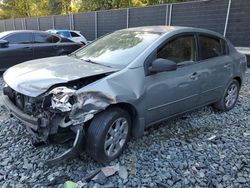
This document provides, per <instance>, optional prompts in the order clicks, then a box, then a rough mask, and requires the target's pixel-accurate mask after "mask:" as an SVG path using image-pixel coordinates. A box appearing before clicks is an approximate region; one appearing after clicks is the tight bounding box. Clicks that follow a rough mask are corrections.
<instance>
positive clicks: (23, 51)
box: [0, 32, 34, 70]
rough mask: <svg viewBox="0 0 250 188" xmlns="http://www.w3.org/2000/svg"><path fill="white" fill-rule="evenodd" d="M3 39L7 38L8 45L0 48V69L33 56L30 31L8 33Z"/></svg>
mask: <svg viewBox="0 0 250 188" xmlns="http://www.w3.org/2000/svg"><path fill="white" fill-rule="evenodd" d="M4 40H7V41H8V42H9V45H8V47H6V48H0V60H1V63H0V69H1V70H5V69H6V68H8V67H11V66H13V65H16V64H18V63H22V62H24V61H28V60H31V59H33V58H34V54H33V46H32V34H31V33H28V32H23V33H22V32H20V33H14V34H10V35H8V36H6V37H5V38H4Z"/></svg>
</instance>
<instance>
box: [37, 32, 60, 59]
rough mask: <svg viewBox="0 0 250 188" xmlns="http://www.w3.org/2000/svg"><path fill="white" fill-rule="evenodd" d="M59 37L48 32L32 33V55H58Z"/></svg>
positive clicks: (39, 56) (41, 56) (40, 56)
mask: <svg viewBox="0 0 250 188" xmlns="http://www.w3.org/2000/svg"><path fill="white" fill-rule="evenodd" d="M59 41H60V38H59V37H56V36H55V35H52V34H50V33H34V56H35V58H36V59H37V58H44V57H51V56H56V55H60V47H59V45H58V42H59Z"/></svg>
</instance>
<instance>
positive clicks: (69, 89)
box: [3, 74, 115, 163]
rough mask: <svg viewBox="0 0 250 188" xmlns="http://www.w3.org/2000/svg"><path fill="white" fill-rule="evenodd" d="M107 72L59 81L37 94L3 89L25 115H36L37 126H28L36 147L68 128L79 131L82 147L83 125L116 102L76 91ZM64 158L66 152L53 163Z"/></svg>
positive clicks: (99, 95) (100, 95) (76, 142)
mask: <svg viewBox="0 0 250 188" xmlns="http://www.w3.org/2000/svg"><path fill="white" fill-rule="evenodd" d="M107 75H108V74H101V75H95V76H91V77H88V78H83V79H79V80H75V81H71V82H68V83H67V84H57V85H54V86H53V87H51V88H50V89H49V90H48V92H45V93H43V94H41V95H39V96H38V97H30V96H26V95H24V94H21V93H18V92H17V91H15V90H13V89H12V88H10V87H9V86H7V85H6V86H5V88H4V89H3V91H4V95H6V96H8V98H9V100H10V101H11V102H12V103H13V104H14V105H15V106H16V107H17V108H18V109H19V110H21V111H22V112H23V113H24V114H27V115H29V116H31V117H34V118H37V120H38V121H37V126H33V125H31V126H26V127H27V129H28V131H29V132H30V133H31V134H32V142H33V144H34V145H35V146H39V145H41V143H44V144H47V143H49V142H51V140H50V137H51V136H53V135H56V134H58V133H60V131H65V130H69V131H71V132H72V131H73V132H74V133H75V134H76V136H75V142H74V145H77V147H82V146H80V145H82V142H83V139H82V137H83V135H84V124H85V123H86V122H87V121H89V120H91V119H92V118H93V117H94V115H95V114H96V113H98V112H100V111H102V110H104V109H105V108H107V107H108V106H109V105H110V104H113V103H115V100H114V99H112V98H111V97H109V96H107V95H105V94H103V93H101V92H98V91H88V92H83V93H78V94H76V91H77V90H79V89H80V88H82V87H84V86H86V85H88V84H90V83H92V82H94V81H96V80H99V79H101V78H103V77H105V76H107ZM80 137H81V138H80ZM57 138H58V137H57ZM67 140H68V138H67ZM72 149H73V150H74V151H73V153H74V154H76V153H77V152H78V150H79V148H78V149H75V148H74V147H73V148H71V149H70V150H72ZM66 153H69V151H67V152H66ZM71 156H72V151H71V152H70V154H69V157H71ZM66 158H67V157H66ZM61 159H65V153H64V154H63V157H62V155H61V156H59V157H58V158H57V159H53V160H52V161H50V162H52V163H56V162H59V161H60V160H61Z"/></svg>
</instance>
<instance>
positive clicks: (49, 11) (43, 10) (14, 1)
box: [0, 0, 188, 18]
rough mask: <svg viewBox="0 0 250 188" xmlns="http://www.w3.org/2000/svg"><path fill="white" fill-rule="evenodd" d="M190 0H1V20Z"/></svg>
mask: <svg viewBox="0 0 250 188" xmlns="http://www.w3.org/2000/svg"><path fill="white" fill-rule="evenodd" d="M183 1H188V0H0V18H16V17H31V16H47V15H55V14H71V13H77V12H84V11H96V10H107V9H113V8H115V9H117V8H127V7H131V6H147V5H153V4H162V3H175V2H183Z"/></svg>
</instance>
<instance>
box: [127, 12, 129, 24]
mask: <svg viewBox="0 0 250 188" xmlns="http://www.w3.org/2000/svg"><path fill="white" fill-rule="evenodd" d="M127 28H129V8H127Z"/></svg>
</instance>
